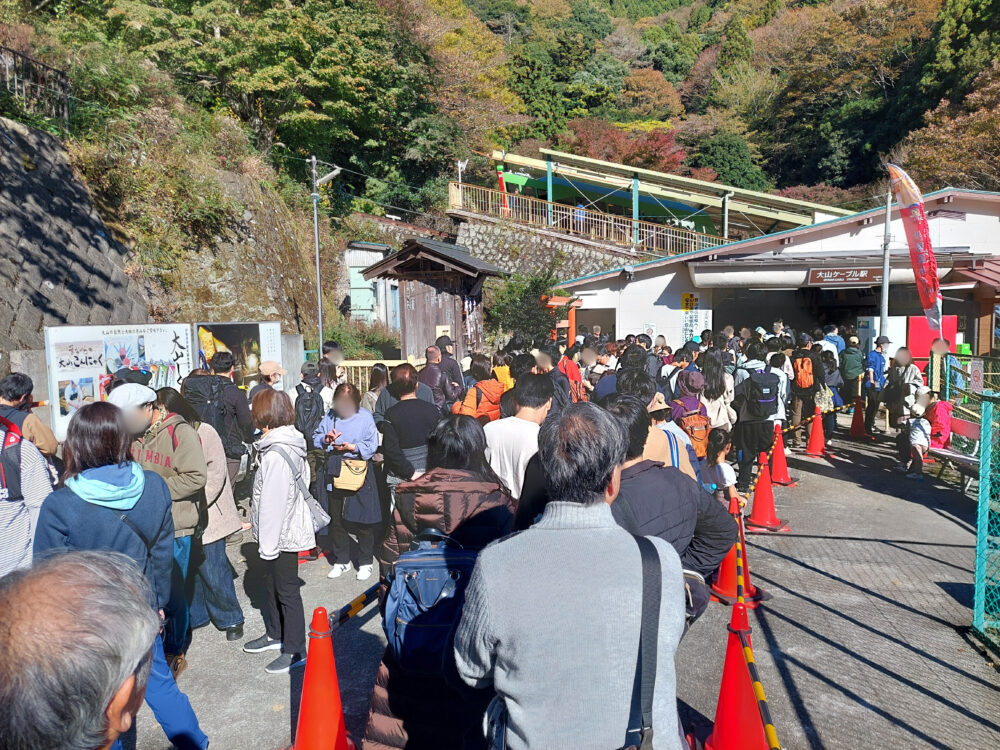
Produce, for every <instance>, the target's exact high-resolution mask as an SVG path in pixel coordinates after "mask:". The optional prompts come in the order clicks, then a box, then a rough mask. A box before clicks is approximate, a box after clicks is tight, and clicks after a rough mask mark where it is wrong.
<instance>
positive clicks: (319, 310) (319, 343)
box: [309, 154, 340, 351]
mask: <svg viewBox="0 0 1000 750" xmlns="http://www.w3.org/2000/svg"><path fill="white" fill-rule="evenodd" d="M309 163H310V165H311V166H312V184H313V189H312V201H313V237H314V239H315V241H316V315H317V317H318V320H319V338H318V339H317V340H316V348H317V349H319V350H320V351H322V350H323V286H322V284H323V279H322V276H321V274H320V270H319V189H320V187H321V186H322V185H325V184H326V183H328V182H329V181H330V180H332V179H333V178H334V177H336V176H337V175H339V174H340V167H334V169H333V171H332V172H330V173H329V174H326V175H324V176H323V177H317V172H316V155H315V154H313V156H312V158H310V159H309Z"/></svg>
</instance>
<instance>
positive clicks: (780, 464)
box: [771, 422, 795, 487]
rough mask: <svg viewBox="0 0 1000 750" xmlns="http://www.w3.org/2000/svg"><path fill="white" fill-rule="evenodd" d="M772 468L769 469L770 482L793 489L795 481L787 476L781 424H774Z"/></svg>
mask: <svg viewBox="0 0 1000 750" xmlns="http://www.w3.org/2000/svg"><path fill="white" fill-rule="evenodd" d="M773 461H774V467H773V468H772V469H771V481H772V482H774V483H775V484H781V485H784V486H785V487H794V486H795V480H794V479H792V478H791V477H790V476H789V474H788V461H787V460H786V459H785V439H784V437H782V435H781V424H780V423H778V422H775V423H774V453H773Z"/></svg>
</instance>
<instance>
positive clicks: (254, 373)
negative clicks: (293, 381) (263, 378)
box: [195, 323, 282, 389]
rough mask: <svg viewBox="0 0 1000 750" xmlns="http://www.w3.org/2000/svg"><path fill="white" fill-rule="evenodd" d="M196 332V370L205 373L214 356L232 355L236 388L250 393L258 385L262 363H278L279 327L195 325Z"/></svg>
mask: <svg viewBox="0 0 1000 750" xmlns="http://www.w3.org/2000/svg"><path fill="white" fill-rule="evenodd" d="M195 331H196V334H197V337H198V358H197V361H198V367H202V368H206V369H207V368H208V363H209V362H210V361H211V359H212V357H213V356H215V354H216V352H231V353H232V355H233V358H234V359H235V360H236V362H235V372H234V373H233V380H234V381H235V382H236V385H238V386H241V387H244V388H247V389H249V388H252V387H253V386H255V385H256V384H257V382H258V381H259V380H260V373H259V372H258V370H257V368H258V367H260V363H261V362H266V361H268V360H270V361H274V362H281V323H198V324H197V325H196V326H195ZM276 387H277V388H279V389H280V388H281V387H282V385H281V384H280V383H279V384H278V385H277V386H276Z"/></svg>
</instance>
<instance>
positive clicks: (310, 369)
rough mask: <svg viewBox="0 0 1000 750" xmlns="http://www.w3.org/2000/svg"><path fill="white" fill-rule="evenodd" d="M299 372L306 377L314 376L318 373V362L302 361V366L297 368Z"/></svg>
mask: <svg viewBox="0 0 1000 750" xmlns="http://www.w3.org/2000/svg"><path fill="white" fill-rule="evenodd" d="M299 372H301V373H302V374H303V375H305V376H306V377H307V378H314V377H316V376H317V375H319V364H317V363H316V362H303V363H302V367H300V368H299Z"/></svg>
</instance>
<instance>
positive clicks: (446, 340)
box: [434, 336, 455, 349]
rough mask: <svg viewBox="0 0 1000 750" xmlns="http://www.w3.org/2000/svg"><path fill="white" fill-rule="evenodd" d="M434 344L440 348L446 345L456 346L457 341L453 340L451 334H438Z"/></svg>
mask: <svg viewBox="0 0 1000 750" xmlns="http://www.w3.org/2000/svg"><path fill="white" fill-rule="evenodd" d="M434 345H435V346H437V347H438V348H439V349H440V348H443V347H445V346H454V345H455V342H454V341H452V340H451V336H438V337H437V340H436V341H435V342H434Z"/></svg>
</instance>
